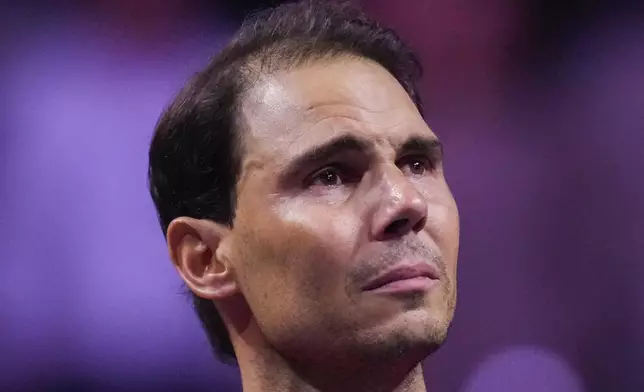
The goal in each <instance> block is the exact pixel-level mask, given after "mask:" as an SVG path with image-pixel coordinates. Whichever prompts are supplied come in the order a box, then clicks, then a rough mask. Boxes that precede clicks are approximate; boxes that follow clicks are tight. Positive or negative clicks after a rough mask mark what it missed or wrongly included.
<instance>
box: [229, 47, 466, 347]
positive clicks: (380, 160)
mask: <svg viewBox="0 0 644 392" xmlns="http://www.w3.org/2000/svg"><path fill="white" fill-rule="evenodd" d="M240 122H241V124H240V126H241V128H242V129H243V135H244V136H243V146H244V149H245V152H244V156H243V160H242V171H241V175H240V178H239V182H238V186H237V190H238V204H237V211H236V218H235V224H234V228H233V230H232V234H231V235H232V237H231V238H232V240H231V243H232V244H233V246H232V248H233V253H232V254H233V257H232V260H233V263H234V266H235V267H234V268H235V271H236V277H237V279H238V283H239V286H240V288H241V292H242V294H243V296H244V298H245V300H246V301H247V302H248V305H249V308H250V310H251V312H252V314H253V316H254V318H255V320H256V322H257V325H258V326H259V329H260V330H261V332H262V333H263V335H264V336H265V338H266V340H267V341H268V343H269V344H271V345H272V346H273V347H274V348H276V349H277V350H278V351H280V352H281V353H282V354H283V355H290V356H296V357H297V356H300V357H301V356H306V355H310V356H311V357H312V358H320V356H324V355H326V356H328V357H329V358H336V359H337V358H338V357H340V356H341V357H343V358H349V357H352V356H355V355H360V356H364V355H365V354H367V353H369V355H371V354H373V355H372V356H378V355H384V356H386V355H392V354H395V353H398V354H400V353H401V352H403V351H404V350H410V349H416V350H417V349H419V348H420V349H421V351H422V353H423V354H424V355H427V354H428V353H429V352H430V351H431V350H433V349H435V348H436V347H437V346H438V345H439V344H440V343H441V342H442V341H443V340H444V338H445V335H446V332H447V328H448V325H449V323H450V321H451V319H452V315H453V312H454V306H455V302H456V260H457V253H458V242H459V227H458V212H457V208H456V204H455V202H454V199H453V197H452V195H451V193H450V190H449V188H448V186H447V184H446V182H445V178H444V176H443V169H442V160H441V148H440V144H439V143H438V140H437V138H436V135H435V134H434V133H433V132H432V131H431V130H430V129H429V128H428V127H427V125H426V124H425V122H424V121H423V119H422V117H421V116H420V114H419V113H418V111H417V109H416V107H415V106H414V103H413V102H412V101H411V99H410V98H409V96H408V95H407V93H406V92H405V90H404V89H403V88H402V87H401V85H400V84H399V83H398V82H397V81H396V79H395V78H394V77H393V76H391V75H390V74H389V73H388V72H387V71H386V70H385V69H383V68H382V67H380V66H379V65H377V64H375V63H373V62H370V61H368V60H364V59H356V58H349V57H347V58H340V59H335V60H325V61H322V62H314V63H312V64H310V65H305V66H301V67H299V68H296V69H293V70H289V71H283V72H278V73H275V74H272V75H270V76H266V77H264V78H263V79H261V80H260V81H259V82H258V83H257V84H255V86H254V87H253V89H252V90H251V91H250V92H249V93H248V94H247V96H245V97H244V101H243V104H242V108H241V115H240ZM392 270H398V272H399V274H398V275H396V276H390V277H389V278H390V279H388V280H391V279H393V278H397V279H402V278H404V277H406V276H407V275H405V273H407V274H411V275H414V274H415V273H420V274H421V275H423V274H429V275H432V274H433V275H434V277H433V279H432V278H428V277H426V276H422V277H419V278H415V279H407V280H398V281H397V282H394V283H391V284H389V285H384V286H380V287H374V286H379V285H378V284H377V279H378V278H380V277H382V276H383V275H386V274H387V273H388V272H390V271H392ZM419 271H420V272H419ZM432 271H433V272H432ZM381 283H383V282H381ZM383 358H384V357H383Z"/></svg>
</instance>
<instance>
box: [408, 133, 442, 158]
mask: <svg viewBox="0 0 644 392" xmlns="http://www.w3.org/2000/svg"><path fill="white" fill-rule="evenodd" d="M410 152H416V153H421V154H426V155H427V156H429V157H431V158H432V159H434V160H436V161H437V162H438V161H441V160H442V158H443V143H441V141H440V140H438V139H437V138H436V137H431V138H428V137H424V136H412V137H410V138H409V139H407V141H405V142H404V143H403V144H402V146H401V147H400V148H399V150H398V156H400V155H403V154H405V153H410Z"/></svg>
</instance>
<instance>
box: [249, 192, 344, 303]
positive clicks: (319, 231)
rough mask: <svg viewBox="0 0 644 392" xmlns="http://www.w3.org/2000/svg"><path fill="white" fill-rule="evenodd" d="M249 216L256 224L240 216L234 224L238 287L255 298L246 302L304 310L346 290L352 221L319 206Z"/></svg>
mask: <svg viewBox="0 0 644 392" xmlns="http://www.w3.org/2000/svg"><path fill="white" fill-rule="evenodd" d="M250 216H253V217H254V219H252V220H251V219H243V218H242V216H239V215H238V219H239V224H238V225H237V229H238V232H239V233H240V237H239V239H240V241H238V242H239V247H238V248H239V249H240V252H239V254H240V259H242V265H243V270H244V271H243V274H244V281H245V282H244V283H242V286H244V291H245V293H248V294H249V296H250V297H253V298H248V299H249V302H251V301H257V302H258V303H257V304H256V305H258V306H260V307H261V306H262V305H263V302H264V301H269V302H273V300H274V301H279V302H281V303H288V304H290V305H288V306H292V307H296V308H304V307H307V306H309V305H310V304H311V302H316V303H320V302H321V301H323V300H327V299H329V300H330V299H331V298H332V297H333V293H334V292H336V293H339V291H340V290H341V289H343V288H344V279H345V271H346V261H347V260H349V259H350V258H351V254H352V252H353V248H354V241H352V239H353V238H355V235H354V234H352V233H353V232H354V230H352V229H351V227H354V226H355V225H353V224H352V222H350V221H349V220H347V219H346V218H339V217H338V218H335V217H332V216H330V215H329V213H328V211H323V210H322V207H320V206H303V205H292V204H291V205H284V206H278V207H276V208H272V209H270V210H269V211H268V212H264V213H262V214H259V213H255V214H250ZM259 302H262V303H261V304H260V303H259ZM300 310H302V309H300ZM292 311H296V309H292Z"/></svg>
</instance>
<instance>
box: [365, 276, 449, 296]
mask: <svg viewBox="0 0 644 392" xmlns="http://www.w3.org/2000/svg"><path fill="white" fill-rule="evenodd" d="M437 282H438V280H436V279H431V278H428V277H426V276H419V277H416V278H410V279H401V280H395V281H393V282H389V283H387V284H385V285H382V286H380V287H377V288H375V289H373V290H369V291H373V292H379V293H414V292H425V291H428V290H429V289H431V288H432V287H433V286H434V285H435V284H436V283H437Z"/></svg>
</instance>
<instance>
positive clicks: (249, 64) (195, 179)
mask: <svg viewBox="0 0 644 392" xmlns="http://www.w3.org/2000/svg"><path fill="white" fill-rule="evenodd" d="M341 55H353V56H356V57H363V58H367V59H370V60H372V61H375V62H377V63H378V64H380V65H381V66H382V67H384V68H385V69H387V70H388V71H389V72H390V73H391V74H392V75H393V76H394V77H395V78H396V79H397V80H398V81H399V83H400V84H401V85H402V86H403V87H404V88H405V90H406V91H407V93H408V94H409V96H410V97H411V98H412V99H413V101H414V102H415V104H416V106H417V107H418V109H419V111H421V114H422V110H421V101H420V97H419V95H418V91H417V86H416V82H417V80H418V78H419V77H420V76H421V72H422V71H421V67H420V64H419V61H418V60H417V58H416V56H415V55H414V53H413V52H412V51H410V50H409V49H408V48H407V47H406V46H405V45H404V44H403V43H402V41H401V39H400V38H399V37H398V35H397V34H396V33H395V32H394V31H393V30H391V29H387V28H384V27H382V26H380V25H379V24H378V23H376V22H374V21H372V20H369V19H368V18H367V17H366V16H365V15H364V14H362V13H361V12H360V11H359V10H357V9H356V8H353V7H352V6H350V5H349V4H348V3H347V2H333V3H331V2H328V1H327V2H322V1H320V2H316V1H311V0H309V1H302V2H296V3H288V4H283V5H280V6H278V7H276V8H271V9H268V10H265V11H262V12H259V13H257V14H255V15H253V16H252V17H250V18H248V19H247V20H246V21H245V22H244V23H243V24H242V26H241V28H240V30H239V31H238V32H237V34H236V35H235V37H234V38H233V40H232V41H231V42H230V44H229V45H228V46H226V47H225V48H224V49H223V50H222V51H221V52H220V53H219V54H218V55H217V56H215V57H214V58H213V59H212V60H211V61H210V63H209V64H208V66H207V67H206V68H205V69H204V70H203V71H201V72H199V73H197V74H196V75H195V76H194V77H193V78H192V79H191V80H190V81H189V82H188V84H187V85H186V86H185V87H184V88H183V89H182V90H181V92H180V93H179V94H178V96H177V97H176V98H175V100H174V101H173V102H172V103H171V104H170V106H169V107H168V108H167V109H166V110H165V111H164V113H163V115H162V116H161V118H160V120H159V122H158V124H157V127H156V131H155V134H154V137H153V139H152V143H151V145H150V152H149V160H150V161H149V169H148V181H149V187H150V194H151V195H152V199H153V200H154V204H155V205H156V209H157V212H158V216H159V221H160V223H161V227H162V229H163V232H164V234H166V232H167V229H168V225H169V224H170V222H171V221H172V220H173V219H175V218H177V217H180V216H189V217H193V218H199V219H210V220H212V221H215V222H219V223H222V224H227V225H229V226H230V227H232V225H233V221H234V214H235V201H236V194H235V185H236V182H237V177H238V175H239V170H240V161H241V157H242V156H243V153H244V152H243V146H242V145H241V142H240V137H239V135H240V132H241V130H240V127H238V125H237V121H236V116H237V112H238V108H239V105H240V102H241V100H242V99H243V95H244V92H245V91H247V89H248V88H249V87H251V86H252V83H253V80H254V79H256V78H257V77H258V76H259V75H260V74H266V73H270V72H274V71H276V70H283V69H289V68H292V67H296V66H298V65H302V64H304V63H306V62H307V61H314V60H316V59H323V58H333V57H337V56H341ZM192 297H193V305H194V308H195V310H196V312H197V314H198V316H199V318H200V320H201V323H202V325H203V328H204V329H205V331H206V333H207V335H208V339H209V340H210V343H211V345H212V347H213V349H214V351H215V354H216V355H217V356H218V357H219V358H220V359H221V360H223V361H233V362H234V360H235V352H234V350H233V346H232V343H231V342H230V338H229V336H228V332H227V330H226V326H225V325H224V323H223V321H222V319H221V317H220V315H219V314H218V312H217V310H216V308H215V305H214V303H213V302H212V301H211V300H207V299H203V298H199V297H197V296H196V295H194V294H193V295H192Z"/></svg>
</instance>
